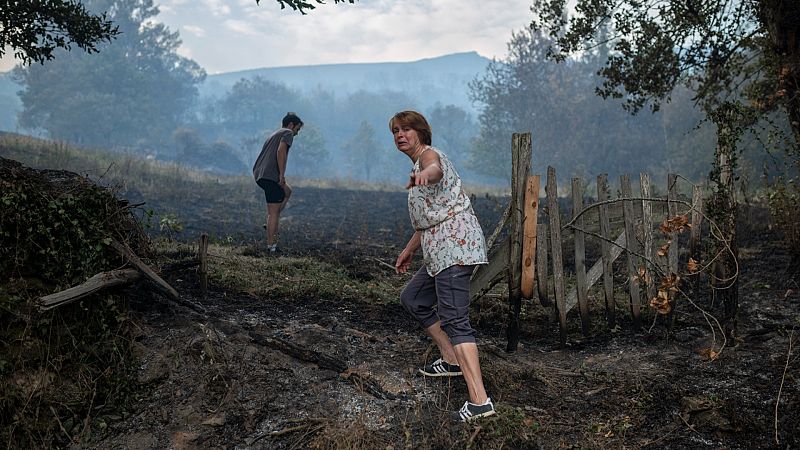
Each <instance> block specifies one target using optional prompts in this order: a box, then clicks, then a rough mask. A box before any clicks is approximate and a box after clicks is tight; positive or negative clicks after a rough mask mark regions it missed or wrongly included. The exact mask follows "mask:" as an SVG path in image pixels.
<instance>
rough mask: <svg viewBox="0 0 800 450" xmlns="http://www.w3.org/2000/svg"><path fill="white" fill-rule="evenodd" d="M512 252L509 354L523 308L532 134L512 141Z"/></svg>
mask: <svg viewBox="0 0 800 450" xmlns="http://www.w3.org/2000/svg"><path fill="white" fill-rule="evenodd" d="M511 152H512V153H511V230H510V233H509V239H510V244H511V248H510V251H509V259H508V303H509V312H508V329H507V332H506V337H507V339H508V343H507V344H506V351H508V352H513V351H515V350H516V349H517V344H518V343H519V313H520V309H521V307H522V291H521V281H522V241H523V238H524V235H523V233H524V229H523V223H522V221H523V211H524V210H525V204H524V198H525V185H526V183H527V180H528V175H529V174H530V172H531V134H530V133H514V134H513V136H512V138H511Z"/></svg>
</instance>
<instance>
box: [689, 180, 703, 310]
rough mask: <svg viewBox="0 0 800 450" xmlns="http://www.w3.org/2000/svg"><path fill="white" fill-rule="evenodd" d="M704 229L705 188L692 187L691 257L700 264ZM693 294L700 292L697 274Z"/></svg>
mask: <svg viewBox="0 0 800 450" xmlns="http://www.w3.org/2000/svg"><path fill="white" fill-rule="evenodd" d="M702 229H703V187H702V186H698V185H695V186H694V187H692V229H691V231H690V233H689V257H690V258H692V259H693V260H694V261H695V263H697V264H699V263H700V232H701V230H702ZM692 292H693V293H694V295H695V296H696V295H697V293H698V292H700V275H699V274H695V275H694V280H693V282H692Z"/></svg>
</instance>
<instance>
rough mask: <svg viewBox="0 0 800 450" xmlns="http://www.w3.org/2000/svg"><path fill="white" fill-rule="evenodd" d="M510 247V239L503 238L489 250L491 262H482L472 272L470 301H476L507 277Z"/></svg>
mask: <svg viewBox="0 0 800 450" xmlns="http://www.w3.org/2000/svg"><path fill="white" fill-rule="evenodd" d="M510 248H511V246H510V245H509V242H508V239H503V242H502V243H500V245H498V246H497V247H495V248H493V249H492V250H491V251H490V252H489V264H481V265H480V266H478V267H477V268H476V269H475V271H474V272H472V277H470V282H469V299H470V301H475V300H477V299H478V297H480V296H482V295H483V294H485V293H487V292H489V290H490V289H492V287H493V286H494V285H495V284H497V283H499V282H500V280H502V279H503V278H504V277H505V274H506V271H505V269H506V265H507V264H508V255H509V249H510Z"/></svg>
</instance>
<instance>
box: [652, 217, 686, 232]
mask: <svg viewBox="0 0 800 450" xmlns="http://www.w3.org/2000/svg"><path fill="white" fill-rule="evenodd" d="M691 227H692V224H690V223H689V216H688V215H686V214H680V215H677V216H675V217H670V218H668V219H666V220H664V221H663V222H661V227H660V230H661V232H662V233H664V234H672V233H682V232H683V230H685V229H687V228H691Z"/></svg>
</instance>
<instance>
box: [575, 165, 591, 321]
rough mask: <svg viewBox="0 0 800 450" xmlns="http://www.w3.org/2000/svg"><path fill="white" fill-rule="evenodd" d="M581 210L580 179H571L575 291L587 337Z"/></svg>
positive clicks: (581, 188)
mask: <svg viewBox="0 0 800 450" xmlns="http://www.w3.org/2000/svg"><path fill="white" fill-rule="evenodd" d="M582 210H583V187H582V186H581V179H580V178H573V179H572V217H573V218H574V220H575V227H576V229H575V290H576V292H577V294H578V309H579V311H580V315H581V331H582V332H583V334H584V336H588V335H589V331H590V329H591V322H590V320H589V288H588V286H586V243H585V237H584V232H583V231H581V230H583V229H584V228H583V227H584V220H583V216H580V217H579V216H578V214H580V212H581V211H582Z"/></svg>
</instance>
